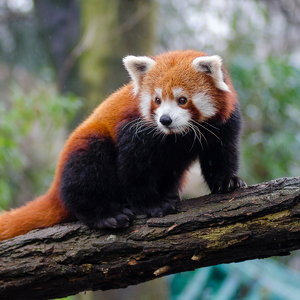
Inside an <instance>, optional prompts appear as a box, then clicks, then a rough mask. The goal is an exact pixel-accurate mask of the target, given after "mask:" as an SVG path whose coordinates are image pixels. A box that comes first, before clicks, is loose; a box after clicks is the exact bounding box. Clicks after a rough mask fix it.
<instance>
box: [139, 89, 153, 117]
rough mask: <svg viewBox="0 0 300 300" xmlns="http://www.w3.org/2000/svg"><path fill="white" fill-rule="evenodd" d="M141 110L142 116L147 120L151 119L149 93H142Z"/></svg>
mask: <svg viewBox="0 0 300 300" xmlns="http://www.w3.org/2000/svg"><path fill="white" fill-rule="evenodd" d="M140 109H141V113H142V116H143V117H144V118H146V119H148V120H149V119H150V109H151V95H150V93H148V92H141V93H140Z"/></svg>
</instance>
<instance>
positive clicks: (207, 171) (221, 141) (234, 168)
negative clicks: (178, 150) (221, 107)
mask: <svg viewBox="0 0 300 300" xmlns="http://www.w3.org/2000/svg"><path fill="white" fill-rule="evenodd" d="M214 125H215V126H214V127H209V128H208V129H209V131H207V132H205V130H204V129H203V128H202V129H201V130H202V132H205V137H206V142H203V148H202V149H201V151H200V152H199V159H200V164H201V170H202V174H203V176H204V179H205V181H206V182H207V184H208V186H209V188H210V190H211V192H212V193H218V192H229V191H231V190H234V189H236V188H238V187H242V186H246V184H245V182H244V181H243V180H241V179H240V178H239V177H238V176H237V173H238V165H239V135H240V127H241V114H240V111H239V108H238V107H237V108H236V110H235V111H234V113H233V114H232V116H231V117H230V119H229V120H228V121H227V122H226V123H224V124H222V125H219V126H218V125H216V124H214ZM216 126H218V129H216V128H217V127H216ZM206 127H208V125H207V124H206Z"/></svg>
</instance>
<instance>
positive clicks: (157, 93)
mask: <svg viewBox="0 0 300 300" xmlns="http://www.w3.org/2000/svg"><path fill="white" fill-rule="evenodd" d="M155 93H156V96H157V97H158V98H160V99H162V89H160V88H156V89H155Z"/></svg>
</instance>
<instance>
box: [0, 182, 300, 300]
mask: <svg viewBox="0 0 300 300" xmlns="http://www.w3.org/2000/svg"><path fill="white" fill-rule="evenodd" d="M299 199H300V177H297V178H279V179H276V180H273V181H270V182H267V183H262V184H259V185H254V186H250V187H248V188H246V189H240V190H236V191H234V192H231V193H227V194H217V195H208V196H204V197H200V198H195V199H189V200H185V201H182V203H181V204H180V206H179V208H178V213H177V214H174V215H168V216H165V217H163V218H152V219H146V218H145V217H140V218H139V219H137V220H136V221H135V222H134V225H133V226H131V227H129V228H128V229H126V230H118V231H117V230H105V231H104V230H99V231H97V230H90V229H88V228H87V227H86V226H84V225H82V224H81V223H79V222H77V223H72V224H63V225H57V226H54V227H51V228H47V229H42V230H35V231H32V232H30V233H28V234H26V235H23V236H19V237H16V238H14V239H11V240H7V241H4V242H2V243H0V299H32V298H34V299H50V298H57V297H64V296H67V295H73V294H76V293H78V292H80V291H84V290H98V289H101V290H107V289H117V288H124V287H127V286H128V285H134V284H138V283H141V282H145V281H148V280H151V279H154V278H157V277H160V276H165V275H169V274H173V273H178V272H183V271H189V270H194V269H196V268H200V267H205V266H211V265H216V264H221V263H230V262H239V261H244V260H249V259H254V258H265V257H270V256H274V255H288V254H289V253H290V251H292V250H296V249H299V248H300V242H299V239H300V221H299V217H300V204H299Z"/></svg>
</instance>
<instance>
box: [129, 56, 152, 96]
mask: <svg viewBox="0 0 300 300" xmlns="http://www.w3.org/2000/svg"><path fill="white" fill-rule="evenodd" d="M123 64H124V66H125V68H126V70H127V72H128V73H129V75H130V77H131V79H132V80H133V82H134V86H135V88H134V92H135V94H136V93H137V92H138V89H139V80H140V78H141V77H142V75H144V74H146V73H147V72H148V71H149V70H150V69H151V68H152V67H153V66H154V65H155V64H156V62H155V60H153V59H152V58H150V57H147V56H133V55H128V56H126V57H124V58H123Z"/></svg>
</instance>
